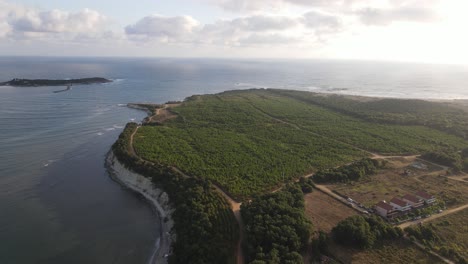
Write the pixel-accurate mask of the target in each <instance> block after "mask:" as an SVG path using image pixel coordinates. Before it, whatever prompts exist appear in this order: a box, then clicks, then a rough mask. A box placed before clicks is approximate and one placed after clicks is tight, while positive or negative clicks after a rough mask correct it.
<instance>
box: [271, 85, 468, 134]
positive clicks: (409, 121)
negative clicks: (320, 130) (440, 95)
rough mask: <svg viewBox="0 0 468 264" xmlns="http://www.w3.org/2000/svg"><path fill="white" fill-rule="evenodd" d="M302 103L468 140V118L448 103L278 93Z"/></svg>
mask: <svg viewBox="0 0 468 264" xmlns="http://www.w3.org/2000/svg"><path fill="white" fill-rule="evenodd" d="M276 91H277V92H278V93H280V94H282V95H288V96H291V97H293V98H297V99H299V100H302V101H305V102H310V103H313V104H316V105H320V106H323V107H326V108H329V109H333V110H335V111H338V112H341V113H345V114H349V115H352V116H355V117H359V118H363V119H365V120H368V121H372V122H379V123H387V124H400V125H424V126H428V127H431V128H434V129H437V130H440V131H444V132H448V133H450V134H453V135H457V136H460V137H463V138H468V114H467V112H466V111H463V110H462V109H460V108H458V107H456V106H450V105H448V104H446V103H437V102H429V101H424V100H416V99H406V100H404V99H390V98H389V99H386V98H383V99H375V100H368V99H366V100H355V99H350V98H349V97H347V96H341V95H327V96H323V95H318V94H314V93H308V92H296V91H294V92H291V91H288V90H276Z"/></svg>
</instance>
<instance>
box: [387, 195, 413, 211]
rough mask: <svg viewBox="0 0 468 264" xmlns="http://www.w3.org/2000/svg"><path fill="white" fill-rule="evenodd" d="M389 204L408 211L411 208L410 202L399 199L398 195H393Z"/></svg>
mask: <svg viewBox="0 0 468 264" xmlns="http://www.w3.org/2000/svg"><path fill="white" fill-rule="evenodd" d="M390 205H391V206H393V207H394V208H396V209H397V210H399V211H408V210H411V204H409V203H407V202H405V201H403V200H401V199H400V198H398V197H393V198H392V199H391V200H390Z"/></svg>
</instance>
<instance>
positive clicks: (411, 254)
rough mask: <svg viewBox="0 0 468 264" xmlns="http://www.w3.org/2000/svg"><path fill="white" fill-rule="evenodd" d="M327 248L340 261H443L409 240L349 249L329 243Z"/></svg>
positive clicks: (393, 263)
mask: <svg viewBox="0 0 468 264" xmlns="http://www.w3.org/2000/svg"><path fill="white" fill-rule="evenodd" d="M329 249H330V251H331V253H332V254H333V255H334V257H335V258H336V259H338V260H340V261H341V262H342V263H359V264H374V263H386V264H387V263H388V264H400V263H420V264H436V263H444V262H442V261H441V260H439V259H438V258H436V257H433V256H432V255H430V254H428V253H426V252H424V251H423V250H421V249H419V248H418V247H416V246H415V245H414V244H413V243H411V242H410V241H407V240H404V239H399V240H397V241H392V242H385V243H384V244H382V245H379V246H378V247H377V248H374V249H368V250H357V249H350V248H347V247H343V246H339V245H336V244H335V243H331V244H330V245H329Z"/></svg>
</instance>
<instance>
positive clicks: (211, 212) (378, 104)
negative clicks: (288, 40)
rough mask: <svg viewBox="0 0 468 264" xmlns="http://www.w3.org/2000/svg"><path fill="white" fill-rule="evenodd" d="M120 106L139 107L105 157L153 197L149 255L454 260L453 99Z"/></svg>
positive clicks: (286, 94)
mask: <svg viewBox="0 0 468 264" xmlns="http://www.w3.org/2000/svg"><path fill="white" fill-rule="evenodd" d="M129 106H130V107H133V108H138V109H142V110H145V111H146V112H147V113H148V115H149V116H148V117H147V118H145V119H144V120H143V121H142V122H141V123H129V124H127V126H126V127H125V129H124V131H123V132H122V134H121V135H120V136H119V139H118V140H117V141H116V142H115V144H114V145H113V147H112V150H111V151H110V152H109V156H108V160H109V162H108V167H109V168H110V171H114V172H116V173H117V174H116V175H115V178H117V179H118V181H119V182H120V183H122V184H123V185H126V186H128V187H129V188H130V189H133V190H135V191H137V192H140V193H144V194H145V197H147V196H146V194H152V193H154V195H150V196H151V197H149V198H148V197H147V198H148V199H149V200H151V201H152V202H153V203H154V205H155V207H157V208H162V209H161V210H158V212H159V214H160V216H161V219H162V221H161V222H162V226H161V230H163V231H162V232H161V239H160V241H161V243H160V247H159V248H158V249H157V251H155V252H156V253H155V254H154V257H152V258H151V259H152V260H154V261H155V262H157V263H165V261H163V260H162V259H167V261H168V262H169V263H310V262H311V261H312V262H314V261H315V262H319V263H321V262H324V261H325V260H330V259H332V260H336V261H337V262H341V263H353V262H354V263H379V262H381V260H382V259H385V263H408V262H411V263H413V262H418V261H419V260H423V261H424V262H426V263H443V262H445V263H453V262H458V263H466V259H467V258H468V255H467V254H466V252H467V251H466V248H467V244H466V239H463V238H464V236H465V235H466V232H465V231H462V230H463V228H462V226H463V223H464V222H463V221H464V219H466V218H463V217H464V216H465V215H466V213H467V210H468V209H467V208H468V196H467V195H466V194H467V193H468V177H467V176H466V172H468V140H467V135H468V129H467V127H468V117H467V114H466V113H467V112H466V111H467V109H468V106H466V105H465V104H464V103H463V102H430V101H424V100H414V99H406V100H405V99H392V98H371V97H357V96H343V95H332V94H317V93H310V92H304V91H291V90H278V89H251V90H241V91H227V92H223V93H219V94H209V95H193V96H190V97H188V98H186V99H185V100H184V101H183V102H168V103H166V104H130V105H129ZM152 188H153V189H152ZM405 199H406V200H405ZM408 199H409V200H408ZM413 200H414V201H415V202H413ZM385 201H389V203H387V202H385ZM410 202H411V203H413V204H411V203H410ZM392 203H395V205H393V204H392ZM396 203H398V204H401V206H400V205H398V204H396ZM382 204H383V205H382ZM379 206H383V207H384V209H385V208H387V209H386V211H384V212H383V211H382V210H381V209H380V208H381V207H379ZM398 206H400V207H398ZM436 219H437V221H436ZM447 219H449V220H450V221H449V220H447ZM426 222H429V223H426ZM431 223H439V224H436V225H432V224H431ZM168 230H169V231H168ZM355 230H359V240H355V238H354V237H356V234H355V233H353V232H355ZM356 241H357V242H359V243H357V242H356ZM450 241H456V244H454V243H452V242H450ZM169 245H170V246H169ZM165 257H167V258H165Z"/></svg>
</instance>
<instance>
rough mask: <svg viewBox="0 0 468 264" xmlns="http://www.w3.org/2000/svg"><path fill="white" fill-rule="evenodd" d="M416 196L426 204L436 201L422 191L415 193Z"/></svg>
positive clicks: (432, 196)
mask: <svg viewBox="0 0 468 264" xmlns="http://www.w3.org/2000/svg"><path fill="white" fill-rule="evenodd" d="M416 196H417V197H419V198H421V199H423V200H424V202H425V203H426V204H431V203H434V202H435V200H436V198H435V197H434V195H431V194H428V193H427V192H424V191H419V192H417V193H416Z"/></svg>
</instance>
